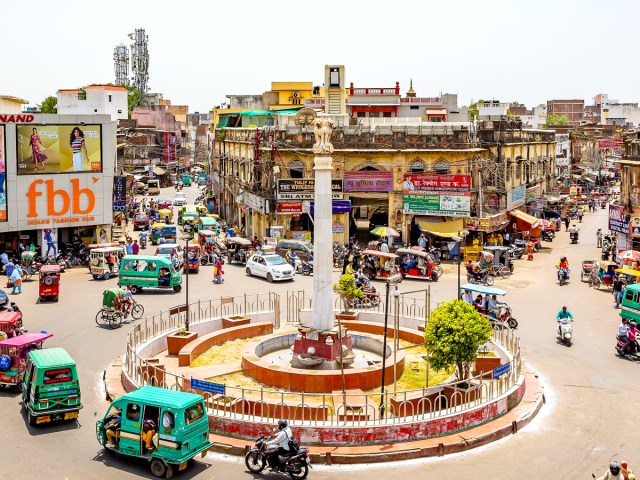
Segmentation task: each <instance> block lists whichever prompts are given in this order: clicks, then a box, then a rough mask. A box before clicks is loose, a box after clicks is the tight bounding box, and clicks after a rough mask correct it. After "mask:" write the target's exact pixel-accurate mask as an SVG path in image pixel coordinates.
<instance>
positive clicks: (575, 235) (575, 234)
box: [569, 223, 580, 243]
mask: <svg viewBox="0 0 640 480" xmlns="http://www.w3.org/2000/svg"><path fill="white" fill-rule="evenodd" d="M579 231H580V229H579V228H578V227H576V225H575V223H574V224H573V225H571V227H569V238H570V239H571V242H572V243H578V232H579ZM574 238H575V242H574V241H573V240H574Z"/></svg>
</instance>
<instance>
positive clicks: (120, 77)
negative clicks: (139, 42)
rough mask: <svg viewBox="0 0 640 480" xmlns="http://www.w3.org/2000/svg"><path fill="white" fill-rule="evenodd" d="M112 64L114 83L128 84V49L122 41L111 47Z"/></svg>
mask: <svg viewBox="0 0 640 480" xmlns="http://www.w3.org/2000/svg"><path fill="white" fill-rule="evenodd" d="M113 66H114V68H115V73H116V85H122V86H125V87H126V86H129V49H127V46H126V45H125V44H123V43H121V44H119V45H116V48H114V49H113Z"/></svg>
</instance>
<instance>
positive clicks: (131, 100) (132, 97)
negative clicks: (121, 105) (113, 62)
mask: <svg viewBox="0 0 640 480" xmlns="http://www.w3.org/2000/svg"><path fill="white" fill-rule="evenodd" d="M123 87H124V88H126V89H127V90H128V92H129V93H128V94H127V108H128V111H129V118H131V110H133V107H135V106H138V105H146V104H147V98H146V95H145V94H144V92H143V91H142V90H139V89H137V88H135V87H132V86H131V85H123Z"/></svg>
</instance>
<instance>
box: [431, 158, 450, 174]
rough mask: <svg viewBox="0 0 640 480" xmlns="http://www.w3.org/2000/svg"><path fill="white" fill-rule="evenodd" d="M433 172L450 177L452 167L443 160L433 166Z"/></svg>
mask: <svg viewBox="0 0 640 480" xmlns="http://www.w3.org/2000/svg"><path fill="white" fill-rule="evenodd" d="M433 170H434V172H435V173H437V174H439V175H448V174H449V173H451V166H450V164H449V162H447V161H446V160H444V159H442V160H438V161H437V162H436V163H434V164H433Z"/></svg>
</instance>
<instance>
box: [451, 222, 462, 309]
mask: <svg viewBox="0 0 640 480" xmlns="http://www.w3.org/2000/svg"><path fill="white" fill-rule="evenodd" d="M452 239H453V240H455V242H456V243H457V244H458V300H460V298H461V296H460V264H461V261H462V260H461V258H462V255H461V252H460V243H461V241H462V237H461V236H460V232H458V235H456V236H454V237H453V238H452Z"/></svg>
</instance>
